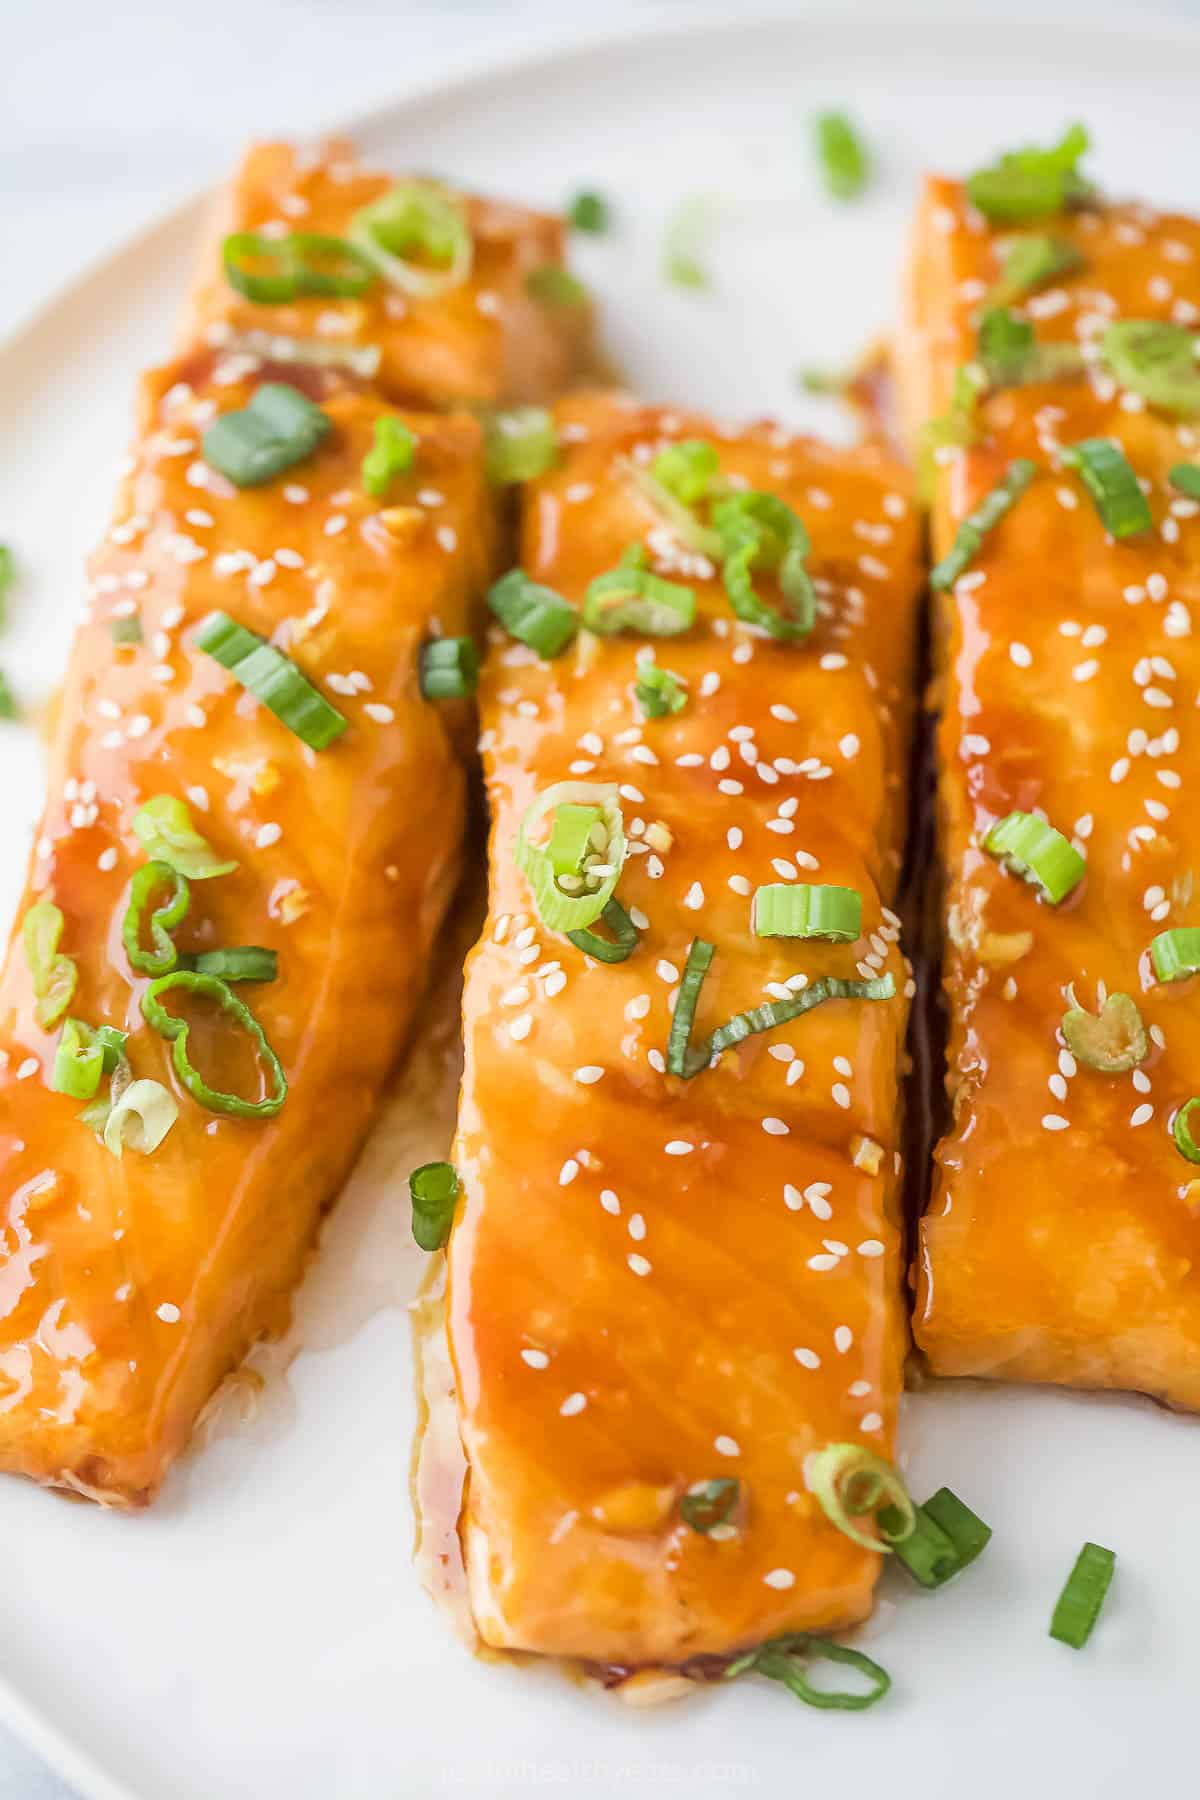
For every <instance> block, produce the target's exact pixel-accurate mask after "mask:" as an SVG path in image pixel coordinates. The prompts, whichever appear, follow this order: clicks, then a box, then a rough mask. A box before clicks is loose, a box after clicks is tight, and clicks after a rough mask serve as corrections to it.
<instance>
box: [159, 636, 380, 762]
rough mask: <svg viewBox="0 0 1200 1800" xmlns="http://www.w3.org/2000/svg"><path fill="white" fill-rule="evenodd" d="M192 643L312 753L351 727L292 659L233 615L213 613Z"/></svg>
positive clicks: (324, 748)
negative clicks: (232, 617)
mask: <svg viewBox="0 0 1200 1800" xmlns="http://www.w3.org/2000/svg"><path fill="white" fill-rule="evenodd" d="M193 642H194V643H195V645H196V648H197V649H198V650H203V651H204V653H205V655H206V656H211V657H212V658H213V660H214V662H219V663H220V665H221V667H222V668H223V669H228V670H229V673H230V674H231V675H232V676H233V678H234V680H235V681H239V682H240V683H241V685H242V686H243V687H244V688H246V689H247V690H248V692H250V693H251V694H253V695H254V698H255V699H256V700H261V702H262V704H263V705H264V706H265V707H266V708H267V710H268V712H273V713H274V714H275V717H276V718H277V719H280V720H281V721H282V722H283V724H285V725H286V726H287V728H288V730H289V731H291V732H294V733H295V735H296V736H297V737H298V738H299V739H300V741H301V742H302V743H305V744H307V745H308V747H309V749H310V750H326V749H328V747H329V745H330V744H332V743H333V741H334V739H335V738H339V737H341V735H342V733H343V732H344V731H345V730H346V729H347V727H348V726H349V723H350V721H349V719H347V718H346V717H345V715H344V714H343V713H340V712H339V711H338V709H337V707H336V706H332V705H331V704H330V702H329V701H328V700H327V699H326V698H325V696H324V694H322V693H321V691H320V689H319V688H315V687H314V686H313V684H312V682H311V681H309V679H308V677H307V676H306V675H303V674H301V672H300V670H299V669H298V668H297V667H296V664H295V663H294V662H293V661H292V660H291V658H290V657H288V656H285V655H284V654H283V651H282V650H277V649H276V648H275V646H274V644H270V643H268V642H267V640H266V638H262V637H259V635H258V633H257V632H256V631H248V630H247V629H246V627H245V626H244V625H239V624H238V622H237V620H236V619H231V618H230V616H229V614H228V613H226V612H212V613H209V615H208V617H207V619H205V620H204V621H203V622H202V623H201V625H200V626H199V627H198V629H197V631H196V635H195V638H194V639H193Z"/></svg>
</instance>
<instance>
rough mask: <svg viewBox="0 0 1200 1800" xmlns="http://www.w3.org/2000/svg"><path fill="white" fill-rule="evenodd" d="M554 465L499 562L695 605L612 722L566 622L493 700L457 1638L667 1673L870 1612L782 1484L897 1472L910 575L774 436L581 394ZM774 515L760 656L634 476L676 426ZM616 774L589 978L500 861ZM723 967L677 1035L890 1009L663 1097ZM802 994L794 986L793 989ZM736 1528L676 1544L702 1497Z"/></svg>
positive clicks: (628, 669)
mask: <svg viewBox="0 0 1200 1800" xmlns="http://www.w3.org/2000/svg"><path fill="white" fill-rule="evenodd" d="M557 416H558V423H559V429H560V435H561V438H562V442H563V456H562V459H561V463H560V466H559V467H557V468H556V469H555V470H554V471H552V472H551V473H550V474H548V475H546V476H544V477H542V478H541V479H540V480H538V481H537V482H535V483H534V484H532V486H531V488H530V489H529V490H527V493H526V498H525V503H524V526H523V541H522V562H523V566H524V568H525V569H526V570H527V571H528V573H529V574H530V575H531V576H532V577H533V578H534V579H536V580H537V581H539V582H543V583H546V584H548V585H549V586H550V587H552V588H554V589H556V590H557V591H558V592H559V593H560V594H562V595H564V596H565V597H566V598H567V599H569V600H571V601H572V602H574V603H579V602H580V601H581V600H582V598H583V594H584V590H585V588H586V586H587V584H588V582H589V580H590V579H591V578H592V577H594V576H596V575H597V574H599V573H601V572H602V571H605V570H607V569H610V568H612V567H613V566H614V565H615V564H616V562H617V560H618V558H619V557H620V555H621V554H622V552H623V551H625V550H626V549H627V548H628V547H629V546H630V545H632V544H636V543H642V544H644V545H646V546H647V547H648V549H649V552H650V555H651V558H652V566H653V567H654V568H656V569H657V570H658V571H659V572H660V573H662V574H665V575H667V576H668V577H669V578H670V579H673V580H677V581H684V582H686V583H688V584H689V585H690V586H691V587H693V589H694V590H695V592H696V596H697V601H698V612H697V621H696V624H695V626H694V627H693V628H692V629H691V631H690V632H688V633H687V634H686V635H684V636H677V637H674V638H671V639H669V640H666V639H664V640H661V641H659V642H657V643H656V644H654V645H653V646H652V648H653V649H654V650H655V652H656V654H657V660H658V662H659V663H660V664H661V665H662V666H664V667H667V668H670V669H671V670H673V671H675V672H676V673H677V674H678V675H679V676H680V677H682V678H683V680H684V681H685V682H686V684H687V691H688V703H687V706H686V708H685V709H684V710H683V711H681V712H679V713H678V714H675V715H669V716H667V717H663V718H656V719H655V718H651V719H646V718H643V716H642V714H641V711H640V709H639V706H638V705H637V703H636V702H635V700H634V695H633V689H634V682H635V679H636V676H637V673H638V669H637V664H636V657H637V655H638V653H639V650H644V642H643V640H641V639H639V638H638V637H636V636H616V637H597V636H594V635H592V634H591V633H588V632H586V631H584V632H581V633H580V635H579V637H578V638H577V639H576V641H575V643H574V645H573V646H572V647H571V648H570V649H568V650H567V652H566V653H565V654H564V655H563V656H562V657H560V658H559V659H558V660H556V661H553V662H545V661H542V660H540V659H539V657H538V656H537V655H536V654H535V653H534V652H533V651H532V650H530V649H527V648H526V647H525V646H524V645H522V644H519V643H514V642H513V641H512V640H511V639H509V638H507V637H506V636H505V635H504V634H503V633H502V632H500V631H499V630H498V629H497V630H494V631H493V633H492V640H491V643H490V647H489V651H488V656H487V659H486V665H485V670H484V675H483V679H482V683H481V690H480V694H481V709H482V710H481V723H482V728H483V735H482V748H483V753H484V762H485V773H486V778H487V784H488V791H489V798H490V802H491V808H492V817H493V828H492V839H491V852H490V855H491V863H490V876H491V883H490V910H489V916H488V920H487V923H486V926H485V929H484V933H483V936H482V939H481V941H480V943H479V945H478V947H477V948H476V950H475V951H474V953H473V955H472V957H471V960H470V962H469V964H468V969H467V980H466V995H465V1047H466V1072H465V1077H464V1084H463V1092H462V1102H461V1110H460V1118H459V1132H458V1138H457V1144H456V1150H455V1160H456V1164H457V1166H458V1168H459V1171H460V1174H461V1177H462V1183H463V1190H464V1197H463V1200H462V1202H461V1204H460V1208H459V1213H458V1217H457V1220H456V1223H455V1226H454V1230H453V1233H452V1236H451V1240H450V1246H449V1301H448V1316H449V1331H450V1342H451V1350H452V1354H453V1358H454V1364H455V1371H456V1378H457V1392H458V1405H459V1411H460V1422H461V1429H462V1437H463V1444H464V1447H465V1450H466V1454H467V1461H468V1469H469V1472H468V1479H467V1488H466V1498H465V1505H464V1512H463V1518H462V1522H461V1532H462V1541H463V1546H464V1553H465V1559H466V1565H467V1575H468V1581H469V1586H470V1594H471V1600H472V1605H473V1609H474V1613H475V1619H476V1623H477V1625H478V1628H479V1630H480V1633H481V1634H482V1637H483V1638H484V1640H485V1641H486V1642H487V1643H489V1644H491V1645H493V1646H497V1647H503V1648H509V1649H524V1650H533V1651H540V1652H545V1653H552V1654H562V1655H566V1656H569V1657H575V1658H581V1659H584V1660H585V1661H588V1662H590V1663H592V1664H594V1665H610V1666H612V1667H613V1668H614V1670H616V1671H618V1672H621V1673H627V1672H628V1671H629V1670H630V1669H633V1668H639V1667H643V1666H645V1665H647V1664H649V1665H661V1664H676V1665H681V1664H689V1666H691V1667H693V1668H695V1669H697V1670H699V1669H700V1668H701V1665H699V1664H695V1663H693V1662H692V1659H695V1658H698V1657H704V1656H706V1655H715V1656H719V1655H721V1654H724V1653H727V1652H729V1651H731V1650H733V1649H735V1648H736V1647H738V1646H740V1645H745V1644H749V1643H753V1642H756V1641H758V1640H761V1639H764V1638H768V1637H770V1636H772V1635H773V1634H775V1633H779V1632H782V1631H786V1630H791V1629H797V1628H803V1627H837V1626H843V1625H847V1624H849V1623H852V1622H853V1621H855V1620H857V1619H860V1618H862V1617H863V1616H864V1615H865V1613H866V1612H867V1611H868V1610H869V1607H870V1598H871V1590H872V1587H873V1585H874V1581H875V1579H876V1575H877V1572H878V1565H879V1562H880V1558H879V1557H878V1556H877V1555H874V1554H872V1553H870V1552H867V1551H864V1550H862V1549H860V1548H858V1547H856V1546H855V1545H854V1544H853V1543H852V1542H851V1541H850V1540H849V1539H847V1538H846V1537H844V1536H843V1535H842V1534H841V1533H840V1532H839V1531H837V1530H836V1529H835V1528H834V1527H833V1526H832V1525H831V1524H830V1523H829V1522H828V1521H827V1520H826V1518H825V1516H824V1514H823V1513H822V1512H821V1511H820V1509H819V1507H818V1505H817V1503H816V1501H815V1500H814V1499H813V1497H812V1495H811V1494H810V1493H809V1492H808V1491H807V1489H806V1486H805V1479H804V1465H805V1459H806V1457H807V1455H808V1454H809V1452H810V1451H812V1450H813V1449H815V1448H818V1447H820V1446H822V1445H824V1444H826V1443H828V1442H830V1441H832V1440H851V1441H859V1442H862V1443H864V1444H867V1445H869V1446H871V1448H873V1449H875V1450H877V1451H879V1452H880V1453H882V1454H884V1455H887V1454H889V1453H890V1450H891V1446H892V1442H893V1433H894V1426H895V1416H896V1405H897V1400H898V1395H899V1388H900V1380H901V1363H902V1357H903V1351H904V1346H905V1342H906V1332H905V1323H904V1309H903V1306H902V1302H901V1294H900V1287H901V1272H902V1261H903V1259H902V1249H901V1222H900V1218H899V1193H900V1182H901V1155H900V1145H901V1133H902V1120H901V1116H900V1115H901V1105H900V1097H899V1065H900V1060H901V1055H902V1047H903V1042H904V1028H905V1017H906V1011H907V997H908V987H909V983H908V973H907V967H906V964H905V961H904V958H903V956H902V953H901V950H900V946H899V942H898V938H899V925H898V920H897V918H896V916H895V914H894V912H893V911H892V910H891V907H890V903H891V901H892V899H893V897H894V894H895V890H896V884H897V879H898V875H899V870H900V865H901V857H902V851H903V845H904V839H905V823H906V820H905V811H906V806H905V796H906V785H907V784H906V776H907V754H908V746H909V739H910V733H911V722H912V706H913V696H912V671H913V655H914V645H915V637H916V614H917V606H918V597H919V588H920V570H919V555H920V546H919V531H918V523H917V519H916V517H915V514H914V509H913V505H912V500H911V495H910V492H909V481H908V477H907V475H906V473H905V472H904V470H903V469H902V468H901V467H899V466H898V465H896V464H895V463H894V462H892V461H891V460H889V459H888V458H887V456H886V455H885V454H884V453H883V452H882V451H880V450H879V449H877V448H874V447H871V448H866V449H863V450H860V451H856V452H839V451H835V450H831V449H828V448H826V447H824V446H822V445H820V444H818V443H816V442H814V441H812V440H809V439H803V438H797V437H792V436H790V435H789V434H787V433H786V432H783V431H780V430H778V429H776V428H774V427H772V426H769V425H761V426H755V427H753V428H751V429H749V430H748V431H745V432H741V433H731V432H725V431H723V430H720V429H718V428H717V427H715V426H714V425H713V424H712V423H711V422H710V421H708V420H706V419H703V418H697V417H694V416H688V415H684V414H679V413H669V412H666V411H661V410H656V409H654V408H650V407H641V406H638V405H636V404H634V403H632V402H629V401H627V400H623V399H620V398H615V397H611V396H581V397H580V398H578V399H577V400H575V401H570V402H566V403H564V404H563V405H561V406H560V407H559V409H558V414H557ZM687 438H703V439H706V440H708V441H709V442H711V443H712V444H714V445H715V446H716V448H717V449H718V451H719V454H720V462H721V469H722V472H723V474H724V475H725V476H727V477H729V478H732V480H733V481H734V482H735V483H736V482H742V483H744V484H746V485H748V486H749V487H752V488H756V489H763V490H767V491H770V492H772V493H775V494H778V495H780V496H782V498H783V499H784V500H785V501H787V502H788V503H789V504H790V505H791V506H792V507H793V508H794V509H795V510H796V511H797V512H798V513H800V514H801V515H802V517H803V518H804V520H805V521H806V523H807V525H808V527H809V529H810V531H811V534H812V538H813V550H812V554H811V557H810V559H809V567H810V569H811V571H812V573H813V574H814V576H815V577H816V580H817V588H818V594H819V612H818V618H817V623H816V626H815V629H814V630H813V632H812V634H811V636H810V637H809V638H808V639H807V640H806V641H805V642H803V643H801V644H799V645H788V644H780V643H778V642H776V641H774V640H772V639H769V638H768V637H766V636H765V635H764V634H763V633H761V632H759V631H756V630H754V629H752V628H748V627H746V626H744V625H742V624H740V623H738V622H737V621H736V620H735V619H734V617H733V615H732V613H731V611H730V608H729V604H728V600H727V598H726V596H725V593H724V590H723V587H722V584H721V580H720V577H719V571H718V570H717V569H716V568H715V567H714V566H713V565H712V564H711V563H710V562H708V561H707V560H706V559H705V558H703V557H697V556H696V555H695V554H694V553H693V552H687V551H684V550H683V549H682V548H681V546H680V543H679V542H678V540H677V539H676V538H675V537H674V536H673V534H672V532H671V531H670V530H668V529H666V528H665V527H664V524H663V521H662V518H661V517H660V515H659V514H658V513H657V512H656V511H655V510H654V509H653V508H652V507H650V506H649V505H648V503H647V502H646V500H645V499H644V498H643V497H642V495H641V494H640V493H639V490H638V488H637V486H636V484H635V483H634V482H633V481H631V479H630V474H629V470H630V465H631V463H632V464H637V463H643V464H644V463H645V462H646V461H648V460H649V458H650V457H651V456H652V455H653V454H654V453H655V452H656V450H657V449H659V448H661V447H662V446H664V445H665V444H667V443H669V442H671V441H673V440H676V439H687ZM570 779H578V780H585V781H594V782H612V783H615V784H618V786H619V794H620V804H621V807H622V810H623V813H624V818H625V825H626V831H627V834H628V838H629V843H630V849H629V855H628V860H627V862H626V864H625V866H624V869H623V871H622V874H621V878H620V882H619V886H618V890H617V891H618V897H619V899H620V901H621V903H622V904H623V905H624V906H625V907H626V908H627V909H628V910H629V911H630V913H631V915H632V916H633V918H634V921H635V923H636V924H637V925H638V926H639V928H640V942H639V945H638V947H637V949H636V950H635V951H634V953H633V954H632V955H631V956H630V957H629V959H628V960H627V961H625V962H623V963H620V964H617V965H604V964H601V963H598V962H595V961H593V960H591V959H590V958H588V957H586V956H585V955H584V954H583V953H582V952H581V951H580V950H578V949H577V948H575V947H574V946H573V945H572V944H571V943H569V942H568V941H567V940H566V939H565V938H564V937H562V936H560V935H557V934H555V933H554V932H552V931H549V930H548V929H547V928H546V927H545V926H544V925H543V923H542V921H541V919H540V918H539V917H538V915H537V913H536V912H535V910H534V906H533V902H532V899H531V894H530V890H529V886H528V884H527V882H526V879H525V877H524V876H523V875H522V874H521V873H520V872H519V871H518V869H517V868H516V866H515V864H514V861H513V844H514V839H515V836H516V832H517V827H518V824H519V822H520V820H521V818H522V816H523V815H524V813H525V811H526V809H527V807H528V806H529V805H530V803H531V801H533V799H534V798H535V796H536V795H538V794H539V793H540V792H541V791H543V790H544V789H546V788H547V787H549V786H550V785H551V784H552V783H554V782H557V781H560V780H570ZM797 880H805V881H810V882H828V883H836V884H842V885H846V886H851V887H854V888H857V889H858V890H859V892H860V893H861V895H862V897H863V937H862V939H861V940H860V941H859V942H857V943H853V944H845V945H834V944H828V943H815V942H799V941H796V940H789V939H783V938H773V939H767V938H761V939H759V938H755V937H754V936H753V935H752V933H751V928H750V903H751V895H752V893H753V890H754V889H755V888H756V887H757V886H758V885H760V884H762V883H769V882H789V881H790V882H795V881H797ZM696 937H702V938H704V939H706V940H708V941H709V942H711V943H712V944H713V945H714V946H715V950H716V956H715V961H714V963H713V967H712V971H711V973H710V975H709V977H708V980H707V982H706V984H705V987H704V990H703V994H702V997H701V1001H700V1005H699V1008H698V1011H697V1014H696V1030H697V1032H707V1031H708V1030H711V1029H712V1027H713V1026H714V1025H716V1024H717V1023H718V1022H719V1021H720V1020H723V1019H725V1018H728V1017H729V1016H730V1015H731V1014H733V1013H735V1012H738V1011H740V1010H742V1009H744V1008H747V1007H750V1006H753V1005H755V1004H756V1003H759V1002H762V1001H764V1000H765V999H767V998H768V997H772V996H774V997H780V996H786V995H787V994H788V993H789V992H794V991H796V989H797V988H798V987H799V986H802V985H803V984H804V983H805V982H806V981H811V980H814V979H816V978H817V977H819V976H821V975H823V974H827V973H836V974H838V975H843V976H846V977H850V978H855V979H858V978H866V977H869V976H871V975H876V974H880V973H883V972H885V971H886V972H890V973H891V974H892V975H893V976H894V979H895V997H894V998H892V999H890V1000H880V1001H877V1002H866V1001H858V1000H854V1001H848V1000H838V1001H831V1002H829V1003H827V1004H825V1005H823V1006H821V1007H819V1008H817V1009H816V1010H814V1011H812V1012H811V1013H808V1014H806V1015H804V1016H802V1017H801V1018H799V1019H798V1020H796V1021H794V1022H792V1023H791V1024H789V1025H786V1026H783V1027H781V1028H779V1029H776V1030H774V1031H772V1032H770V1033H768V1034H765V1035H760V1036H755V1037H752V1038H750V1039H749V1040H748V1041H747V1042H745V1043H744V1044H743V1045H741V1046H739V1048H738V1049H737V1051H736V1052H727V1053H726V1054H725V1055H724V1056H722V1057H721V1059H720V1061H719V1063H718V1064H717V1065H716V1066H714V1067H710V1068H708V1069H706V1070H705V1071H704V1072H703V1073H701V1074H700V1075H698V1076H697V1077H695V1078H694V1079H692V1080H690V1081H684V1080H681V1079H678V1078H675V1077H672V1076H670V1075H667V1074H666V1073H665V1072H664V1060H663V1052H664V1049H665V1047H666V1042H667V1034H668V1030H669V1026H670V1020H671V1012H672V1006H673V1002H674V998H675V995H676V992H677V990H678V987H679V982H680V976H681V972H682V970H683V967H684V963H685V960H686V957H687V953H688V947H689V944H690V942H691V940H692V939H693V938H696ZM789 983H790V984H792V985H791V986H790V987H789V986H788V985H787V984H789ZM721 1477H733V1478H735V1479H736V1480H737V1481H738V1482H739V1484H740V1488H739V1499H738V1505H737V1509H736V1512H735V1514H734V1515H733V1516H732V1517H731V1519H730V1520H729V1521H728V1523H727V1525H725V1526H723V1527H722V1528H720V1529H718V1530H717V1531H716V1532H715V1533H711V1534H709V1535H702V1534H700V1533H697V1532H695V1531H694V1530H692V1529H691V1528H690V1527H689V1526H687V1525H686V1524H685V1523H684V1522H683V1520H682V1518H681V1514H680V1501H681V1498H682V1497H683V1495H684V1494H685V1491H686V1490H687V1488H688V1487H689V1486H691V1485H692V1484H694V1483H696V1482H701V1481H705V1480H708V1479H712V1478H721Z"/></svg>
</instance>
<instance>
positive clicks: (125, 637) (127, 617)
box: [108, 612, 145, 646]
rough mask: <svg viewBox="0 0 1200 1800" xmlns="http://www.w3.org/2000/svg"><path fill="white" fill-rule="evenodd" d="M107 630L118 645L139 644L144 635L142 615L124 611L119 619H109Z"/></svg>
mask: <svg viewBox="0 0 1200 1800" xmlns="http://www.w3.org/2000/svg"><path fill="white" fill-rule="evenodd" d="M108 630H109V636H110V637H111V638H112V641H113V643H114V644H117V645H120V646H125V645H130V644H140V643H141V642H142V640H143V638H144V637H145V633H144V632H143V630H142V616H141V614H140V613H135V612H133V613H125V614H124V615H123V616H122V617H121V618H119V619H110V620H109V624H108Z"/></svg>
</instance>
